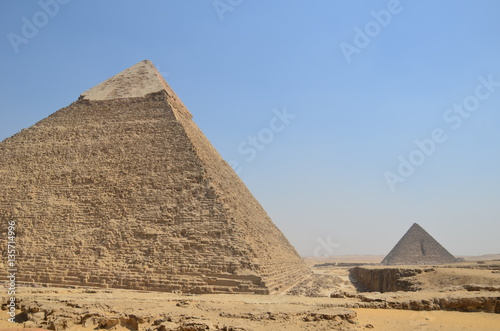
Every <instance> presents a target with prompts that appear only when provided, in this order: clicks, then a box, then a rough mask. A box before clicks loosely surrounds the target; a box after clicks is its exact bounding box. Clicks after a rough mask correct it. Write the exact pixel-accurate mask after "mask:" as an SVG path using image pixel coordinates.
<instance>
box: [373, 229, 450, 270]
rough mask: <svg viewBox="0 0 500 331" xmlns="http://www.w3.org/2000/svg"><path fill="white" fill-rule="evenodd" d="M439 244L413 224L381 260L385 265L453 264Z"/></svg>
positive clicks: (447, 253) (448, 254)
mask: <svg viewBox="0 0 500 331" xmlns="http://www.w3.org/2000/svg"><path fill="white" fill-rule="evenodd" d="M455 261H456V258H455V257H454V256H453V255H451V254H450V253H449V252H448V251H447V250H446V249H445V248H444V247H443V246H441V244H440V243H438V242H437V241H436V239H434V238H433V237H432V236H431V235H430V234H428V233H427V231H425V230H424V229H423V228H422V227H421V226H420V225H418V224H417V223H414V224H413V225H412V226H411V228H410V229H409V230H408V231H407V232H406V233H405V235H404V236H403V237H402V238H401V239H400V240H399V242H398V243H397V244H396V246H394V248H393V249H392V250H391V251H390V252H389V254H387V256H386V257H385V258H384V259H383V260H382V262H381V264H385V265H414V264H417V265H418V264H443V263H452V262H455Z"/></svg>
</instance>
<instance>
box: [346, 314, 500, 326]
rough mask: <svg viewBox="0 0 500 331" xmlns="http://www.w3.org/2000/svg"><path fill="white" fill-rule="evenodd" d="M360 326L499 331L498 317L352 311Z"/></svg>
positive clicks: (492, 315)
mask: <svg viewBox="0 0 500 331" xmlns="http://www.w3.org/2000/svg"><path fill="white" fill-rule="evenodd" d="M355 311H356V313H357V314H358V317H357V321H358V322H359V325H361V326H364V327H365V329H366V325H367V324H371V325H373V326H374V328H373V329H374V330H384V331H402V330H404V331H435V330H439V331H458V330H467V331H498V330H500V315H499V314H488V313H461V312H454V311H431V312H427V311H409V310H395V309H355Z"/></svg>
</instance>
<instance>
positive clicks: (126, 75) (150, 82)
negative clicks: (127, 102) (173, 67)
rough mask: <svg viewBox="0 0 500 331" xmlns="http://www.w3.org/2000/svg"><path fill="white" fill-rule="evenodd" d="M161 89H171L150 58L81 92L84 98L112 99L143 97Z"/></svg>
mask: <svg viewBox="0 0 500 331" xmlns="http://www.w3.org/2000/svg"><path fill="white" fill-rule="evenodd" d="M161 90H166V91H167V92H169V91H171V89H170V87H169V86H168V84H167V83H166V82H165V80H164V79H163V77H162V76H161V74H160V73H159V72H158V70H156V68H155V66H154V65H153V63H152V62H151V61H150V60H143V61H141V62H139V63H136V64H134V65H133V66H131V67H129V68H128V69H125V70H123V71H122V72H120V73H118V74H116V75H115V76H113V77H111V78H109V79H107V80H105V81H104V82H102V83H100V84H98V85H96V86H94V87H92V88H91V89H89V90H87V91H85V92H83V93H82V94H81V96H80V98H81V99H85V100H112V99H123V98H137V97H143V96H145V95H147V94H150V93H155V92H159V91H161Z"/></svg>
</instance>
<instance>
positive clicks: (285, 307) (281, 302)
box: [0, 259, 500, 331]
mask: <svg viewBox="0 0 500 331" xmlns="http://www.w3.org/2000/svg"><path fill="white" fill-rule="evenodd" d="M342 260H343V261H347V260H346V259H342ZM499 267H500V264H499V263H498V261H489V262H487V261H486V262H483V261H481V262H479V263H478V262H462V263H456V264H452V265H443V266H432V267H428V266H425V267H418V266H411V267H405V268H406V269H405V268H397V270H400V271H401V272H402V273H403V271H404V270H417V269H419V268H421V269H423V268H425V270H427V271H422V272H421V273H417V274H416V275H413V276H408V275H407V277H401V278H400V280H401V281H404V282H406V283H411V284H413V285H415V284H417V285H418V286H419V289H418V290H417V291H397V292H385V293H380V292H366V291H361V290H360V289H359V288H358V287H357V285H356V284H353V283H352V282H351V279H350V277H349V269H350V267H345V266H342V267H339V266H331V267H325V266H322V267H313V268H312V269H313V271H314V276H313V277H312V278H310V279H309V280H308V281H303V282H301V283H300V284H298V285H297V286H295V287H293V288H291V289H290V290H289V292H288V294H283V295H251V294H203V295H195V294H183V293H166V292H153V291H137V290H123V289H103V288H85V287H74V288H60V287H50V286H49V287H22V288H20V292H19V295H18V299H20V300H21V301H20V305H19V308H21V310H18V311H17V312H18V314H19V315H18V319H19V323H11V322H8V321H7V313H6V311H2V312H0V313H1V314H5V316H4V318H2V319H1V320H0V327H1V328H17V329H20V328H23V327H30V328H36V327H41V328H46V329H51V330H70V331H71V330H75V331H76V330H95V329H109V330H117V331H119V330H124V331H125V330H160V331H162V330H165V331H166V330H240V331H242V330H247V331H248V330H254V331H258V330H368V329H374V330H388V331H391V330H398V331H399V330H402V329H404V330H407V331H412V330H445V331H446V330H450V331H451V330H454V331H455V330H499V329H500V314H498V313H492V312H486V311H488V310H489V311H497V312H498V309H500V304H499V298H498V296H499V293H500V287H499V285H500V273H499V272H498V270H497V269H498V268H499ZM362 268H363V269H366V270H387V269H388V268H387V267H382V266H373V265H369V266H365V267H362ZM389 269H390V268H389ZM431 269H432V270H431ZM472 284H475V285H472ZM413 285H412V286H413ZM2 300H3V302H4V304H5V302H6V301H5V300H6V297H5V295H4V297H3V299H2ZM450 310H451V311H450Z"/></svg>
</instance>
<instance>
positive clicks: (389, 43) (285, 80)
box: [0, 0, 500, 256]
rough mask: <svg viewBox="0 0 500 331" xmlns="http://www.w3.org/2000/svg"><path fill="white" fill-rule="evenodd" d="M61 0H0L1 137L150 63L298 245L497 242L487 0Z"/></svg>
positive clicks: (458, 250) (497, 97)
mask: <svg viewBox="0 0 500 331" xmlns="http://www.w3.org/2000/svg"><path fill="white" fill-rule="evenodd" d="M58 1H59V2H57V0H42V1H22V2H21V1H13V0H6V1H2V2H0V63H2V65H1V66H0V91H1V92H0V93H1V98H0V118H1V121H0V140H3V139H5V138H6V137H9V136H11V135H13V134H14V133H16V132H18V131H20V130H21V129H23V128H26V127H29V126H31V125H33V124H34V123H36V122H37V121H38V120H41V119H42V118H45V117H46V116H48V115H50V114H51V113H53V112H55V111H56V110H58V109H60V108H62V107H64V106H67V105H69V104H70V103H71V102H73V101H75V100H76V99H77V98H78V96H79V95H80V93H82V92H84V91H85V90H87V89H89V88H91V87H92V86H94V85H96V84H98V83H100V82H102V81H103V80H105V79H107V78H109V77H111V76H113V75H115V74H116V73H118V72H120V71H122V70H124V69H126V68H127V67H129V66H131V65H133V64H135V63H137V62H139V61H141V60H144V59H150V60H151V61H153V63H154V64H155V65H156V67H157V68H158V69H159V71H161V72H162V74H163V75H164V76H165V78H166V80H167V81H168V82H169V84H170V85H171V86H172V88H173V89H174V90H175V92H176V93H177V94H178V95H179V97H180V98H181V99H182V100H183V102H184V103H185V104H186V106H187V107H188V109H189V110H190V111H191V112H192V113H193V115H194V120H195V122H196V123H197V124H198V126H199V127H200V128H201V129H202V131H203V132H204V133H205V135H206V136H207V137H208V138H209V140H210V141H211V142H212V143H213V145H214V146H215V147H216V148H217V149H218V151H219V152H220V153H221V154H222V156H223V157H224V158H225V159H226V160H227V161H231V162H232V164H235V168H236V169H237V170H238V173H239V175H240V176H241V178H242V179H243V181H244V182H245V183H246V184H247V186H248V187H249V188H250V190H251V191H252V193H253V194H254V195H255V196H256V198H257V199H258V200H259V202H260V203H261V204H262V205H263V206H264V208H265V209H266V210H267V212H268V213H269V215H270V216H271V217H272V219H273V220H274V222H275V223H276V224H277V225H278V227H279V228H280V229H281V230H282V231H283V233H284V234H285V235H286V236H287V237H288V239H289V240H290V241H291V243H292V244H293V245H294V246H295V247H296V248H297V250H298V251H299V252H300V253H301V254H302V255H309V256H311V255H313V254H315V253H316V254H318V255H332V254H333V255H335V254H377V255H384V254H386V253H388V252H389V250H390V249H391V248H392V247H393V246H394V244H395V243H396V242H397V241H398V240H399V239H400V237H401V236H402V235H403V234H404V233H405V232H406V230H407V229H408V228H409V227H410V226H411V225H412V224H413V222H417V223H419V224H420V225H421V226H422V227H423V228H424V229H426V230H427V231H428V232H429V233H430V234H431V235H433V236H434V237H435V238H436V239H438V241H440V242H441V243H442V244H443V245H444V246H445V247H446V248H447V249H448V250H449V251H450V252H451V253H453V254H455V255H479V254H487V253H500V244H499V240H498V233H500V222H499V216H500V204H499V201H500V189H499V187H500V175H499V172H498V169H500V156H499V146H500V133H499V127H500V62H499V60H498V59H500V33H499V31H500V20H498V13H499V12H500V2H498V1H494V0H490V1H486V0H482V1H481V0H480V1H474V2H472V1H458V0H456V1H451V0H448V1H439V2H438V3H436V2H433V1H430V0H413V1H410V0H401V1H396V0H390V1H386V0H384V1H347V0H345V1H331V0H330V1H326V0H325V1H314V2H306V1H284V0H281V1H279V0H277V1H263V0H260V1H259V0H254V1H245V0H242V1H238V0H231V1H230V0H220V1H212V0H203V1H180V0H177V1H173V0H168V1H147V2H138V1H120V2H119V5H118V2H112V1H96V0H90V1H76V0H72V1H71V0H64V1H63V0H58ZM29 25H32V27H34V28H35V30H33V29H31V30H30V26H29ZM346 49H348V50H350V51H349V52H346ZM454 107H455V108H454ZM458 109H461V110H458ZM277 114H280V115H277ZM283 114H288V115H283ZM280 116H281V117H283V116H285V117H286V116H288V119H285V120H281V122H279V121H280ZM272 123H274V125H273V124H272ZM277 123H278V124H280V125H277ZM435 130H438V132H437V133H438V134H436V132H435ZM433 132H434V133H433ZM433 135H434V138H433ZM252 137H255V138H253V143H252ZM436 137H437V138H436ZM416 140H418V143H416V142H415V141H416ZM419 146H424V147H419ZM325 243H326V244H325Z"/></svg>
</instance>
